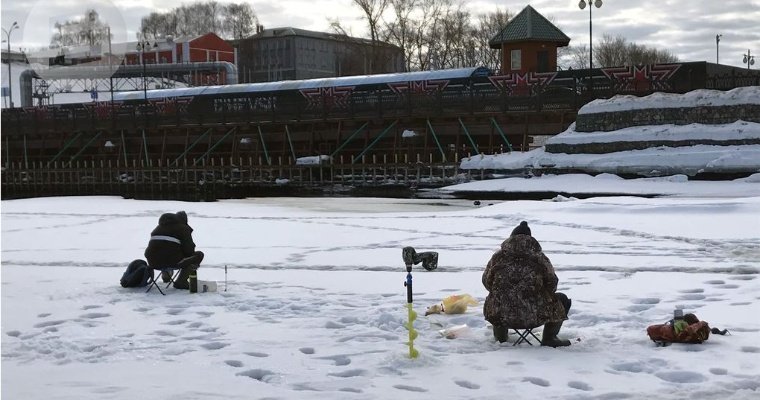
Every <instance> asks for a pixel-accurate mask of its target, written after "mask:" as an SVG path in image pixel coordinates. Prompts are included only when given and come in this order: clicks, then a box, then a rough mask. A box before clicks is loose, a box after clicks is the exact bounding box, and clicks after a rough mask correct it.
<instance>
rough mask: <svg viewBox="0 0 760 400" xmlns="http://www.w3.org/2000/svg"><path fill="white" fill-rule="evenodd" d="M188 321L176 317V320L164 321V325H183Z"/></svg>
mask: <svg viewBox="0 0 760 400" xmlns="http://www.w3.org/2000/svg"><path fill="white" fill-rule="evenodd" d="M185 322H187V320H186V319H175V320H174V321H167V322H164V325H182V324H184V323H185Z"/></svg>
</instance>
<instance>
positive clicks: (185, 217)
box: [177, 211, 187, 224]
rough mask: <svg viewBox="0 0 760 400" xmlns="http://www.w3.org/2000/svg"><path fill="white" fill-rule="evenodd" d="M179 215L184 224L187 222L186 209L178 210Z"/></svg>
mask: <svg viewBox="0 0 760 400" xmlns="http://www.w3.org/2000/svg"><path fill="white" fill-rule="evenodd" d="M177 216H178V217H179V220H180V221H182V223H183V224H186V223H187V213H186V212H184V211H179V212H177Z"/></svg>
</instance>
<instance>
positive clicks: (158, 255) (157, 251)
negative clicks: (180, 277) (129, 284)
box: [145, 212, 195, 268]
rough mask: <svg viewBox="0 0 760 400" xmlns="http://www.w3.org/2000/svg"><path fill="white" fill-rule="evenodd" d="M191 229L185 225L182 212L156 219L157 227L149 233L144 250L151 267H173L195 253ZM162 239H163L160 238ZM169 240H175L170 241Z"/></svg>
mask: <svg viewBox="0 0 760 400" xmlns="http://www.w3.org/2000/svg"><path fill="white" fill-rule="evenodd" d="M192 233H193V228H191V227H190V225H188V224H187V215H186V214H185V213H184V212H179V213H176V214H174V213H166V214H163V215H162V216H161V217H160V218H159V219H158V226H157V227H156V229H153V232H151V233H150V235H151V240H150V241H149V242H148V248H146V249H145V258H146V259H147V260H148V264H149V265H150V266H151V267H154V268H155V267H166V266H174V265H177V263H178V262H179V261H180V260H182V259H183V258H185V257H189V256H192V255H193V254H194V252H195V243H194V242H193V236H192ZM161 237H164V238H161ZM171 238H174V239H177V240H178V241H179V243H176V241H172V240H171Z"/></svg>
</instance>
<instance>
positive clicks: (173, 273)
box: [145, 266, 182, 296]
mask: <svg viewBox="0 0 760 400" xmlns="http://www.w3.org/2000/svg"><path fill="white" fill-rule="evenodd" d="M149 268H151V270H152V272H153V273H152V275H153V276H151V278H150V285H148V290H146V291H145V293H148V292H150V289H153V286H155V287H156V289H158V291H159V292H161V294H162V295H164V296H166V293H164V291H163V290H161V286H159V284H158V281H157V280H156V271H158V276H159V277H161V275H163V273H164V272H167V274H168V275H169V276H170V277H171V278H170V279H169V282H168V283H167V284H166V287H165V288H164V289H167V288H169V285H171V284H172V283H174V280H175V279H177V277H178V276H179V273H180V272H181V271H182V267H179V266H174V267H165V268H155V267H149Z"/></svg>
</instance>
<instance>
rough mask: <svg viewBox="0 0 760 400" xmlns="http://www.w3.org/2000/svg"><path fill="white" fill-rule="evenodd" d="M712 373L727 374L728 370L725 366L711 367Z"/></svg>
mask: <svg viewBox="0 0 760 400" xmlns="http://www.w3.org/2000/svg"><path fill="white" fill-rule="evenodd" d="M710 373H711V374H713V375H727V374H728V370H727V369H725V368H710Z"/></svg>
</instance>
